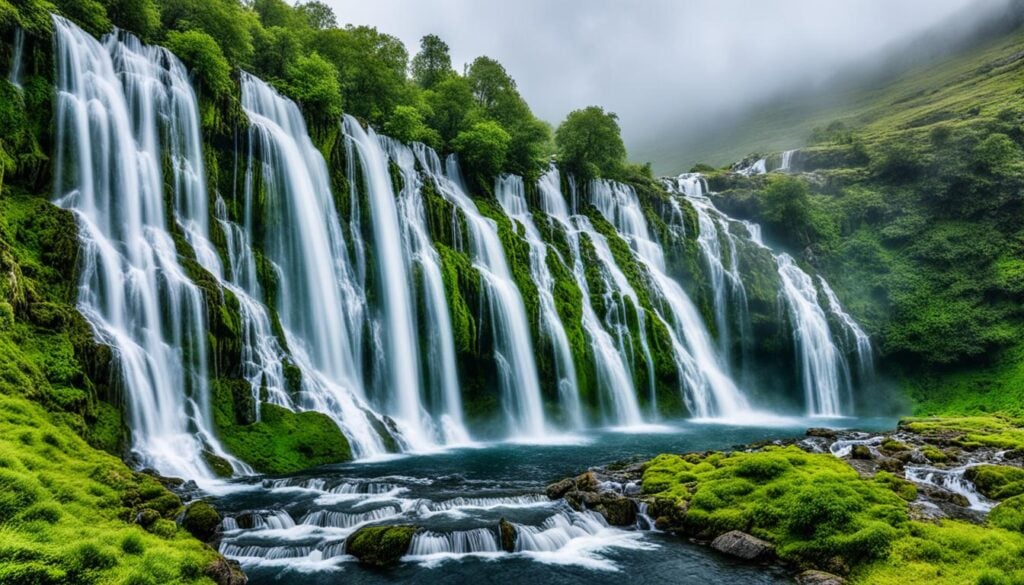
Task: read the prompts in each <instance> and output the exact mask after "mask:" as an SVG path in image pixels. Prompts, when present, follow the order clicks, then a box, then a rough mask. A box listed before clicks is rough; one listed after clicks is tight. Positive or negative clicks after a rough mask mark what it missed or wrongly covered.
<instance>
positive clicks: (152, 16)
mask: <svg viewBox="0 0 1024 585" xmlns="http://www.w3.org/2000/svg"><path fill="white" fill-rule="evenodd" d="M103 3H104V4H105V5H106V9H107V16H109V17H110V20H111V22H113V23H114V25H115V26H117V27H118V28H122V29H124V30H129V31H132V32H133V33H134V34H136V35H138V37H139V38H141V39H142V40H143V41H146V42H150V41H152V40H153V39H154V38H155V37H156V36H157V35H158V34H159V33H160V7H159V6H157V4H156V1H155V0H103Z"/></svg>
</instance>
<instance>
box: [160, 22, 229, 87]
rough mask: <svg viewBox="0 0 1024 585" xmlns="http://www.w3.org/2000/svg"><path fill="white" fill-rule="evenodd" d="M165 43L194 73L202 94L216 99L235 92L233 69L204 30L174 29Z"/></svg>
mask: <svg viewBox="0 0 1024 585" xmlns="http://www.w3.org/2000/svg"><path fill="white" fill-rule="evenodd" d="M164 44H165V45H166V46H167V48H168V49H169V50H170V51H171V52H172V53H174V54H175V55H177V56H178V58H179V59H181V61H182V63H184V64H185V65H187V66H188V68H189V69H190V70H191V71H192V73H193V75H194V76H195V79H196V81H197V82H198V86H199V89H200V91H202V90H203V89H205V90H207V91H209V92H210V94H211V95H212V96H213V97H214V98H218V97H221V96H225V95H228V94H229V93H230V92H231V91H232V82H231V66H230V65H228V61H227V59H226V58H225V57H224V54H223V53H222V52H221V50H220V45H218V44H217V41H215V40H214V39H213V37H211V36H210V35H208V34H207V33H205V32H203V31H201V30H189V31H185V32H179V31H176V30H172V31H171V32H169V33H168V34H167V39H166V40H165V41H164Z"/></svg>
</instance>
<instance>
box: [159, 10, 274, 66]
mask: <svg viewBox="0 0 1024 585" xmlns="http://www.w3.org/2000/svg"><path fill="white" fill-rule="evenodd" d="M160 6H161V10H160V17H161V19H162V20H163V24H164V27H165V28H166V29H167V30H179V31H188V30H200V31H203V32H205V33H206V34H207V35H209V36H210V37H211V38H213V39H214V40H215V41H216V42H217V44H219V45H220V49H221V52H223V54H224V56H225V57H227V59H228V62H229V63H231V64H233V65H248V64H249V63H250V60H251V59H252V56H253V45H252V27H253V26H254V25H256V26H258V25H259V22H258V19H257V16H256V14H255V13H254V12H252V11H250V10H247V9H245V8H243V7H242V5H241V4H239V3H238V2H237V0H161V5H160Z"/></svg>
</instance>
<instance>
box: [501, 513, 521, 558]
mask: <svg viewBox="0 0 1024 585" xmlns="http://www.w3.org/2000/svg"><path fill="white" fill-rule="evenodd" d="M498 535H499V536H500V537H501V549H502V550H503V551H505V552H508V553H513V552H516V540H517V539H518V536H519V535H518V534H517V533H516V527H515V525H513V524H512V523H511V522H509V521H508V520H505V519H504V518H502V519H501V520H500V521H499V522H498Z"/></svg>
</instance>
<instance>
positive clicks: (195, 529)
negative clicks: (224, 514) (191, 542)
mask: <svg viewBox="0 0 1024 585" xmlns="http://www.w3.org/2000/svg"><path fill="white" fill-rule="evenodd" d="M220 520H221V518H220V514H218V513H217V510H214V509H213V506H211V505H210V504H208V503H206V502H204V501H202V500H199V501H196V502H192V503H191V504H189V505H188V507H186V508H185V513H184V514H182V516H181V527H182V528H184V529H185V530H188V531H189V533H191V534H192V536H194V537H196V538H198V539H199V540H201V541H203V542H209V541H210V540H212V539H213V537H214V535H215V534H216V533H217V526H219V525H220Z"/></svg>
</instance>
